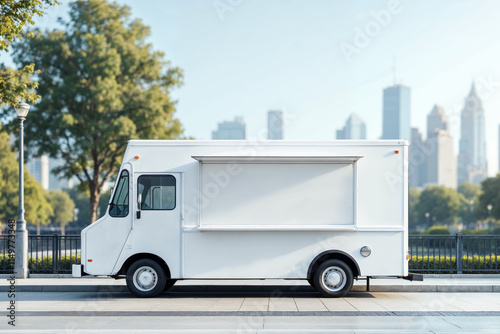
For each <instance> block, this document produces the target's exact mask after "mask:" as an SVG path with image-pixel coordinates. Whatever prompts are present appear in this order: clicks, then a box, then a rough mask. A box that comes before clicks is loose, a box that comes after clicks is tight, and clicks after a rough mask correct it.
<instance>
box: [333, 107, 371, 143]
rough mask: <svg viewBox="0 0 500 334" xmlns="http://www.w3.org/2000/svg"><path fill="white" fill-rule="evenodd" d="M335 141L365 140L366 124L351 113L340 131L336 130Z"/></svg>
mask: <svg viewBox="0 0 500 334" xmlns="http://www.w3.org/2000/svg"><path fill="white" fill-rule="evenodd" d="M337 139H366V124H365V122H363V120H362V119H361V118H360V117H359V116H358V115H356V114H354V113H352V114H351V116H349V118H348V119H347V121H346V122H345V126H344V127H343V128H342V129H341V130H337Z"/></svg>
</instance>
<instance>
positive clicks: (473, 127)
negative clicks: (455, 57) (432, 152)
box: [458, 83, 488, 185]
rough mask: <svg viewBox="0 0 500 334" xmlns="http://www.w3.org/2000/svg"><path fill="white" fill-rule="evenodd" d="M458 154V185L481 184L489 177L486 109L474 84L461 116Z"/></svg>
mask: <svg viewBox="0 0 500 334" xmlns="http://www.w3.org/2000/svg"><path fill="white" fill-rule="evenodd" d="M460 121H461V129H460V130H461V132H460V143H459V146H460V148H459V154H458V184H459V185H460V184H461V183H462V182H464V181H467V182H471V183H475V184H480V183H481V181H482V180H484V179H485V178H487V177H488V162H487V158H486V140H485V127H484V109H483V105H482V103H481V100H480V99H479V96H478V95H477V93H476V88H475V87H474V83H473V84H472V88H471V90H470V93H469V96H467V97H466V98H465V106H464V109H463V110H462V114H461V119H460Z"/></svg>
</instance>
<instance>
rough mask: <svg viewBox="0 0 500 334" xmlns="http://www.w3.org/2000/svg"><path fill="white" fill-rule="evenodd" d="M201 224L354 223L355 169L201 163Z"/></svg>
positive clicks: (311, 165)
mask: <svg viewBox="0 0 500 334" xmlns="http://www.w3.org/2000/svg"><path fill="white" fill-rule="evenodd" d="M201 166H202V167H201V168H202V173H201V174H202V178H201V182H202V187H201V201H200V202H201V225H202V226H203V225H205V224H206V225H218V224H222V225H299V224H311V225H347V224H354V215H353V211H354V194H353V186H354V167H353V165H352V164H238V165H230V164H229V165H228V164H202V165H201Z"/></svg>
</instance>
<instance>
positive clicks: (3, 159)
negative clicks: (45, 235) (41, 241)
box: [0, 126, 52, 231]
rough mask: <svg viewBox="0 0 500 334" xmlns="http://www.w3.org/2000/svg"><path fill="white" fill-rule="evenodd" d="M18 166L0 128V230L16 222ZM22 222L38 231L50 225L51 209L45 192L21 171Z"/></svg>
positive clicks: (25, 171)
mask: <svg viewBox="0 0 500 334" xmlns="http://www.w3.org/2000/svg"><path fill="white" fill-rule="evenodd" d="M18 180H19V164H18V160H17V157H16V153H15V152H13V151H12V148H11V146H10V142H9V135H8V134H7V133H6V132H5V131H2V127H1V126H0V194H1V196H0V226H1V224H2V223H5V222H6V221H7V220H8V219H17V216H18V212H17V209H18V203H19V188H18V187H19V184H18ZM24 197H25V201H24V202H25V210H26V214H25V219H26V221H27V222H28V224H34V225H36V226H37V229H38V231H40V225H43V224H48V223H49V215H50V214H51V212H52V207H51V206H50V204H49V203H48V202H47V199H46V192H45V190H44V189H43V188H42V187H41V186H40V184H39V183H38V182H36V181H35V179H34V178H33V177H32V176H31V175H30V174H29V173H28V171H27V169H26V168H24Z"/></svg>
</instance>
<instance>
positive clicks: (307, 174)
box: [73, 140, 411, 297]
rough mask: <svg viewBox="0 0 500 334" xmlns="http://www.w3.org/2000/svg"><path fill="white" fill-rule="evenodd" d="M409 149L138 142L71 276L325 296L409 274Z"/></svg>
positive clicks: (145, 289) (138, 285)
mask: <svg viewBox="0 0 500 334" xmlns="http://www.w3.org/2000/svg"><path fill="white" fill-rule="evenodd" d="M407 161H408V143H407V142H406V141H404V140H380V141H351V140H346V141H340V140H339V141H260V142H251V141H197V140H186V141H167V140H131V141H130V142H129V144H128V147H127V150H126V152H125V156H124V157H123V162H122V165H121V168H120V171H119V174H118V177H117V180H116V184H115V186H114V189H113V191H112V192H113V193H112V196H111V200H110V203H109V206H108V209H107V212H106V214H105V215H104V216H103V217H102V218H100V219H99V220H97V221H96V222H95V223H93V224H91V225H90V226H88V227H87V228H85V229H84V230H83V231H82V251H81V264H78V265H74V266H73V276H75V277H81V276H82V275H95V276H97V275H99V276H101V275H106V276H112V277H115V278H124V277H125V278H126V280H127V286H128V288H129V290H130V291H131V292H132V293H133V294H134V295H136V296H138V297H153V296H156V295H158V294H159V293H161V292H162V291H165V290H167V289H168V288H170V287H172V286H173V285H174V283H175V282H176V280H186V279H196V280H203V279H207V280H208V279H210V280H219V279H220V280H223V279H231V280H238V279H241V280H243V279H245V280H248V279H303V280H307V281H308V282H309V283H310V284H311V286H313V287H314V288H315V289H316V290H317V291H318V292H320V293H321V294H322V295H324V296H327V297H341V296H344V295H345V294H347V293H348V292H349V291H350V289H351V288H352V284H353V280H354V279H360V278H370V277H372V278H376V277H380V276H384V277H386V276H393V277H400V278H411V275H409V274H408V258H409V254H408V243H407V242H408V241H407V240H408V196H407V193H408V164H407Z"/></svg>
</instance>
